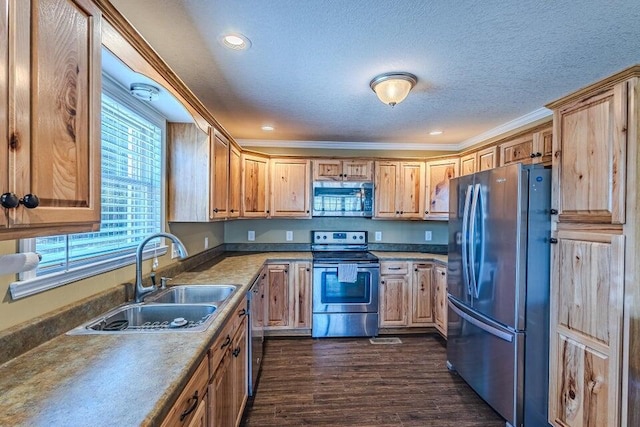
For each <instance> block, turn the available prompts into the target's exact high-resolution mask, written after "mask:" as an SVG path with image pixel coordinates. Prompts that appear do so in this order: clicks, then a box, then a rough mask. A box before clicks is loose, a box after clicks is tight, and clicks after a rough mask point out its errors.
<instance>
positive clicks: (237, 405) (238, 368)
mask: <svg viewBox="0 0 640 427" xmlns="http://www.w3.org/2000/svg"><path fill="white" fill-rule="evenodd" d="M246 319H247V318H246V317H245V318H244V320H243V321H242V323H241V324H240V326H239V328H238V332H237V333H236V336H235V338H234V340H233V347H232V349H231V355H232V356H233V361H232V363H231V368H230V369H231V370H232V371H233V419H234V423H233V424H231V425H235V426H237V425H239V424H240V420H241V419H242V411H243V410H244V406H245V404H246V403H247V397H248V396H249V392H248V389H247V387H248V382H249V379H248V377H247V375H248V369H247V367H248V364H249V361H248V358H247V357H248V354H249V353H248V352H247V334H246V330H247V320H246Z"/></svg>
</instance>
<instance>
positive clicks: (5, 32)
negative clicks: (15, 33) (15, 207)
mask: <svg viewBox="0 0 640 427" xmlns="http://www.w3.org/2000/svg"><path fill="white" fill-rule="evenodd" d="M8 7H9V0H0V52H1V53H2V58H0V103H2V110H0V135H2V137H3V138H6V137H7V135H9V113H8V111H9V109H8V106H9V87H8V82H9V15H8ZM8 155H9V152H8V146H7V144H0V171H2V172H0V194H4V193H7V192H9V174H8V173H7V172H6V171H7V170H8V167H9V158H8ZM7 224H8V217H7V210H6V209H2V208H0V230H2V229H4V228H6V227H7Z"/></svg>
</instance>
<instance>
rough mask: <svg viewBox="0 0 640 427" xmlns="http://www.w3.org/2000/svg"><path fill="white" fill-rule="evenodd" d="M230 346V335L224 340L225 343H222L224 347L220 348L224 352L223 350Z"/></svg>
mask: <svg viewBox="0 0 640 427" xmlns="http://www.w3.org/2000/svg"><path fill="white" fill-rule="evenodd" d="M229 344H231V337H230V336H229V335H227V339H226V340H224V343H222V345H221V346H220V350H222V349H223V348H225V347H226V346H228V345H229Z"/></svg>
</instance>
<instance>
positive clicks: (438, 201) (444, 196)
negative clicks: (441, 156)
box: [424, 159, 458, 220]
mask: <svg viewBox="0 0 640 427" xmlns="http://www.w3.org/2000/svg"><path fill="white" fill-rule="evenodd" d="M457 176H458V159H448V160H436V161H433V162H427V202H426V208H425V215H424V218H425V219H444V220H448V219H449V180H450V179H451V178H455V177H457Z"/></svg>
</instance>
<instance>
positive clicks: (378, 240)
mask: <svg viewBox="0 0 640 427" xmlns="http://www.w3.org/2000/svg"><path fill="white" fill-rule="evenodd" d="M375 240H376V242H380V241H381V240H382V231H376V237H375Z"/></svg>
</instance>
